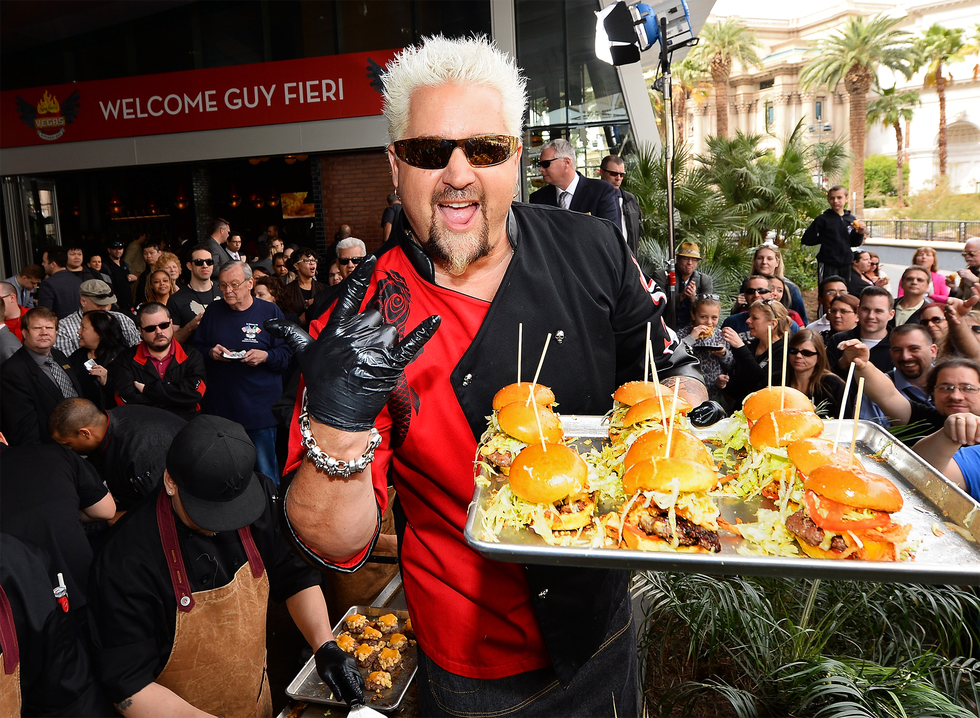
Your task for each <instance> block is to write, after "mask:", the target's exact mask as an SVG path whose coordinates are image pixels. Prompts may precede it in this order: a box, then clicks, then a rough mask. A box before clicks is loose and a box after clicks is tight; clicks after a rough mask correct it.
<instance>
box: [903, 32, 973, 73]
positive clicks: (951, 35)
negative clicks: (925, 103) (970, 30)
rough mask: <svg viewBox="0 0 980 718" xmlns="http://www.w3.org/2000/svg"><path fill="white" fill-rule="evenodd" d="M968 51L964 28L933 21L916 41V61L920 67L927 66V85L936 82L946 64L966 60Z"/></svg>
mask: <svg viewBox="0 0 980 718" xmlns="http://www.w3.org/2000/svg"><path fill="white" fill-rule="evenodd" d="M968 52H970V46H969V45H967V44H966V43H964V42H963V29H962V28H958V27H950V28H947V27H943V26H942V25H939V24H938V23H933V24H932V25H931V26H930V27H929V28H928V29H927V30H926V31H925V32H924V33H922V35H921V36H920V37H919V38H918V39H917V40H916V41H915V62H916V65H917V66H918V67H925V69H926V76H925V82H926V84H927V85H928V84H929V83H933V82H935V75H936V72H937V71H938V72H942V68H943V66H944V65H945V66H949V65H952V64H953V63H956V62H961V61H962V60H965V59H966V55H967V53H968ZM930 76H931V78H932V79H930Z"/></svg>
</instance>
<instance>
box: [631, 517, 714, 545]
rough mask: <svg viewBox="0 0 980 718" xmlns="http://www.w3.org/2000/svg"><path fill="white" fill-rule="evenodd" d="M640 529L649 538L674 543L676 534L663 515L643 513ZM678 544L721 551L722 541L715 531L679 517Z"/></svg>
mask: <svg viewBox="0 0 980 718" xmlns="http://www.w3.org/2000/svg"><path fill="white" fill-rule="evenodd" d="M638 523H639V526H640V529H641V530H642V531H643V532H644V533H646V534H647V535H649V536H658V537H660V538H662V539H663V540H664V541H673V540H674V532H673V531H672V530H671V528H670V521H668V519H667V516H665V515H662V514H652V513H643V514H642V515H641V516H640V518H639V522H638ZM677 543H678V544H679V545H681V546H698V545H701V546H703V547H704V548H706V549H707V550H708V551H714V552H719V551H721V541H720V540H719V538H718V534H717V532H715V531H709V530H708V529H706V528H702V527H701V526H698V525H697V524H695V523H693V522H691V521H689V520H688V519H685V518H683V517H681V516H678V517H677Z"/></svg>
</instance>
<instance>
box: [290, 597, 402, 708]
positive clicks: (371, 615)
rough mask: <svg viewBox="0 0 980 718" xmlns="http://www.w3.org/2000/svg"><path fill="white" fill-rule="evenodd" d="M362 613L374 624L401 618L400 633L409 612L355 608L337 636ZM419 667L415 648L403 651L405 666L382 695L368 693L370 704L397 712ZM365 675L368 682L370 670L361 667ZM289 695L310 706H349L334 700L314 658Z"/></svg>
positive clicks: (339, 623)
mask: <svg viewBox="0 0 980 718" xmlns="http://www.w3.org/2000/svg"><path fill="white" fill-rule="evenodd" d="M354 613H359V614H361V615H362V616H365V617H366V618H367V619H368V621H374V620H377V619H378V618H380V617H381V616H384V615H386V614H389V613H393V614H395V616H396V617H397V618H398V627H399V630H400V629H401V628H403V627H404V625H405V621H407V620H408V611H397V610H391V609H389V608H373V607H372V606H351V607H350V608H348V609H347V613H345V614H344V615H343V617H342V618H341V619H340V620H339V621H337V625H335V626H334V627H333V634H334V635H335V636H339V635H340V634H341V633H342V632H343V630H344V619H345V618H347V617H348V616H350V615H351V614H354ZM418 667H419V654H418V649H417V648H416V647H415V645H410V646H409V647H408V648H406V649H405V650H404V651H402V667H401V668H400V669H398V670H397V671H395V672H393V673H392V674H391V688H390V689H388V690H387V691H384V692H382V693H381V694H380V695H378V694H375V693H373V692H365V695H364V697H365V698H366V699H367V704H368V705H369V706H371V707H372V708H374V709H376V710H379V711H393V710H395V709H397V708H398V706H399V705H400V704H401V702H402V698H404V697H405V692H406V691H407V690H408V686H409V684H410V683H411V682H412V679H414V678H415V671H417V670H418ZM358 670H360V672H361V675H362V676H364V679H365V680H367V676H368V671H367V669H364V668H359V669H358ZM286 695H287V696H289V697H290V698H293V699H294V700H298V701H308V702H310V703H323V704H325V705H330V706H343V707H345V708H346V707H347V704H346V703H344V702H343V701H340V700H337V699H336V698H334V697H333V693H332V692H331V690H330V689H329V688H327V686H326V684H325V683H324V682H323V681H321V680H320V676H318V675H317V672H316V661H315V659H314V658H313V657H311V658H310V660H308V661H307V662H306V665H305V666H303V668H302V670H300V672H299V673H298V674H297V675H296V677H295V678H294V679H293V681H292V683H290V684H289V685H288V686H286Z"/></svg>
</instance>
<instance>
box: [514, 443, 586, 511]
mask: <svg viewBox="0 0 980 718" xmlns="http://www.w3.org/2000/svg"><path fill="white" fill-rule="evenodd" d="M588 483H589V467H588V466H587V465H586V463H585V461H583V460H582V457H581V456H579V455H578V452H577V451H575V449H570V448H569V447H567V446H565V445H564V444H547V445H546V448H544V449H543V448H541V444H540V443H534V444H530V445H529V446H528V447H527V448H526V449H524V450H523V451H521V453H519V454H518V455H517V458H515V459H514V463H513V464H512V465H511V467H510V488H511V491H513V492H514V493H515V494H516V495H517V496H519V497H520V498H522V499H524V500H525V501H530V502H531V503H532V504H550V503H554V502H555V501H561V500H562V499H565V498H567V497H568V496H569V495H572V494H579V493H581V492H582V491H583V490H585V487H587V486H588Z"/></svg>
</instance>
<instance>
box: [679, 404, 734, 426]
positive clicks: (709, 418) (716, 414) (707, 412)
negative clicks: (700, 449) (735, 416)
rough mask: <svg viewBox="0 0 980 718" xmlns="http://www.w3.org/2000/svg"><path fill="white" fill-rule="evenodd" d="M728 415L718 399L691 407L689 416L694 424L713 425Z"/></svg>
mask: <svg viewBox="0 0 980 718" xmlns="http://www.w3.org/2000/svg"><path fill="white" fill-rule="evenodd" d="M726 416H728V414H727V413H725V410H724V409H722V408H721V404H719V403H718V402H717V401H710V400H709V401H706V402H703V403H701V404H698V405H697V406H696V407H694V408H693V409H691V413H690V414H688V418H689V419H690V420H691V423H692V424H694V426H711V425H712V424H717V423H718V422H719V421H721V420H722V419H724V418H725V417H726Z"/></svg>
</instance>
